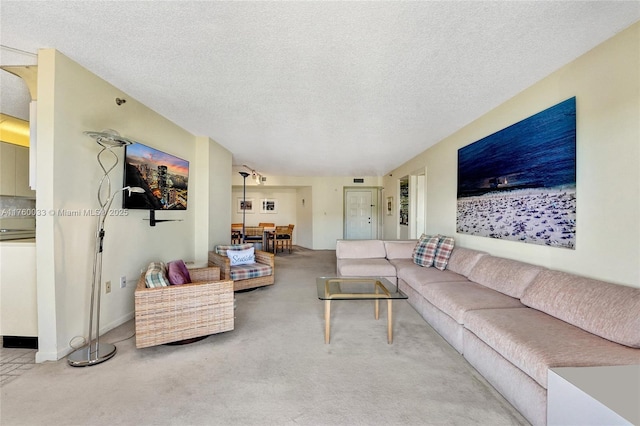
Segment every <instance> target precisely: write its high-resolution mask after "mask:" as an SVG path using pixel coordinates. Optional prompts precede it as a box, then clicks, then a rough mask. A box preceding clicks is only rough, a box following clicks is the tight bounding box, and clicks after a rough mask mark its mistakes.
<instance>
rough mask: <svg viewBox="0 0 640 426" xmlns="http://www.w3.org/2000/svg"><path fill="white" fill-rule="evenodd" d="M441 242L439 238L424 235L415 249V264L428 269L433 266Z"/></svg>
mask: <svg viewBox="0 0 640 426" xmlns="http://www.w3.org/2000/svg"><path fill="white" fill-rule="evenodd" d="M439 241H440V238H439V237H437V236H436V237H432V236H430V235H424V234H422V236H421V237H420V241H418V244H416V247H415V249H413V263H415V264H416V265H420V266H426V267H429V266H431V265H433V260H434V259H435V257H436V250H437V249H438V242H439Z"/></svg>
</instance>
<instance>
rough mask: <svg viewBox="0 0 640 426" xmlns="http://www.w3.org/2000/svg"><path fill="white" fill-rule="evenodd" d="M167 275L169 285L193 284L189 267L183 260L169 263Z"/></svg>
mask: <svg viewBox="0 0 640 426" xmlns="http://www.w3.org/2000/svg"><path fill="white" fill-rule="evenodd" d="M167 275H168V277H169V283H170V284H172V285H178V284H188V283H190V282H191V276H190V275H189V270H188V269H187V265H185V264H184V262H183V261H182V260H174V261H171V262H169V263H167Z"/></svg>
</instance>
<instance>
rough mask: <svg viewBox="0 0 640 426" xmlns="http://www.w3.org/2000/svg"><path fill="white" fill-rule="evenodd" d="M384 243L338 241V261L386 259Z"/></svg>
mask: <svg viewBox="0 0 640 426" xmlns="http://www.w3.org/2000/svg"><path fill="white" fill-rule="evenodd" d="M385 256H386V252H385V250H384V242H383V241H382V240H338V241H336V257H337V258H338V259H366V258H384V257H385Z"/></svg>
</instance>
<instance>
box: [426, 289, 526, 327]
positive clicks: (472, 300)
mask: <svg viewBox="0 0 640 426" xmlns="http://www.w3.org/2000/svg"><path fill="white" fill-rule="evenodd" d="M418 292H419V293H420V294H421V295H422V296H423V297H424V298H425V299H427V301H429V302H430V303H431V304H432V305H433V306H435V307H437V308H438V309H440V310H441V311H443V312H444V313H445V314H447V315H449V316H450V317H451V318H453V319H454V320H456V322H457V323H458V324H463V317H464V314H465V312H467V311H469V310H472V309H491V308H523V307H524V305H523V304H522V303H520V301H519V300H518V299H516V298H514V297H510V296H507V295H505V294H502V293H500V292H498V291H495V290H491V289H490V288H487V287H485V286H483V285H480V284H476V283H474V282H471V281H461V282H444V283H431V284H426V285H422V286H421V287H420V289H419V290H418Z"/></svg>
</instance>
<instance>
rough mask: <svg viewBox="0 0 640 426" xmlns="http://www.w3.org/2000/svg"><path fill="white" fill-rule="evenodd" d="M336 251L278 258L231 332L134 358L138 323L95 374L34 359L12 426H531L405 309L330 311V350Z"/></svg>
mask: <svg viewBox="0 0 640 426" xmlns="http://www.w3.org/2000/svg"><path fill="white" fill-rule="evenodd" d="M334 273H335V252H334V251H312V250H306V249H303V248H298V247H296V248H295V250H294V252H293V253H292V254H288V253H284V254H282V253H278V255H277V256H276V284H275V285H273V286H270V287H268V288H263V289H259V290H255V291H251V292H247V293H238V294H236V299H237V309H236V322H235V330H233V331H231V332H227V333H223V334H218V335H213V336H210V337H208V338H206V339H204V340H202V341H200V342H197V343H193V344H190V345H184V346H166V345H163V346H157V347H153V348H146V349H136V348H135V341H134V339H132V338H129V339H127V337H129V336H131V335H132V334H133V331H134V326H133V321H130V322H128V323H126V324H124V325H122V326H120V327H118V328H116V329H114V330H112V331H111V332H109V333H107V334H106V335H105V336H104V337H103V341H106V342H118V343H116V346H117V348H118V353H117V354H116V356H115V357H114V358H113V359H111V360H109V361H107V362H105V363H103V364H99V365H96V366H93V367H86V368H73V367H69V366H68V365H67V362H66V359H62V360H60V361H58V362H55V363H44V364H37V365H35V366H34V367H33V368H31V369H30V370H28V371H26V372H25V373H24V374H22V375H21V376H20V377H19V378H17V379H15V380H13V381H11V382H10V383H7V384H5V385H4V386H2V388H1V392H2V395H1V398H0V403H1V405H0V424H2V425H3V426H13V425H386V426H389V425H444V424H446V425H472V424H478V425H527V424H528V423H527V422H526V420H524V419H523V417H522V416H521V415H520V414H519V413H518V412H517V411H516V410H515V409H514V408H513V407H511V406H510V405H509V404H508V403H507V402H506V401H505V400H504V399H503V398H502V397H501V396H500V395H499V394H498V393H497V392H496V391H495V390H494V389H493V388H492V387H491V386H490V385H488V384H487V383H486V381H485V380H484V379H483V378H482V377H481V376H480V375H479V374H478V373H477V372H476V371H475V370H474V369H473V368H472V367H471V366H470V365H469V364H467V362H466V361H465V360H464V359H463V358H462V357H461V356H460V355H459V354H458V353H457V352H456V351H455V350H454V349H453V348H452V347H450V346H449V344H447V343H446V342H445V341H444V340H443V339H442V338H441V337H440V336H439V335H438V334H437V333H436V332H435V331H433V329H431V327H429V326H428V325H427V323H426V322H424V320H423V319H422V318H421V317H420V315H418V314H417V313H416V311H415V310H414V309H413V308H412V307H411V306H410V305H409V304H408V303H407V302H406V301H404V300H401V301H396V302H394V342H393V344H391V345H389V344H387V340H386V339H387V337H386V308H385V307H384V304H381V316H380V320H378V321H376V320H374V318H373V302H372V301H342V302H334V303H333V304H332V321H331V326H332V327H331V343H330V344H328V345H327V344H325V343H324V318H323V312H324V311H323V303H322V302H321V301H319V300H318V298H317V295H316V287H315V277H317V276H323V275H333V274H334Z"/></svg>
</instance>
